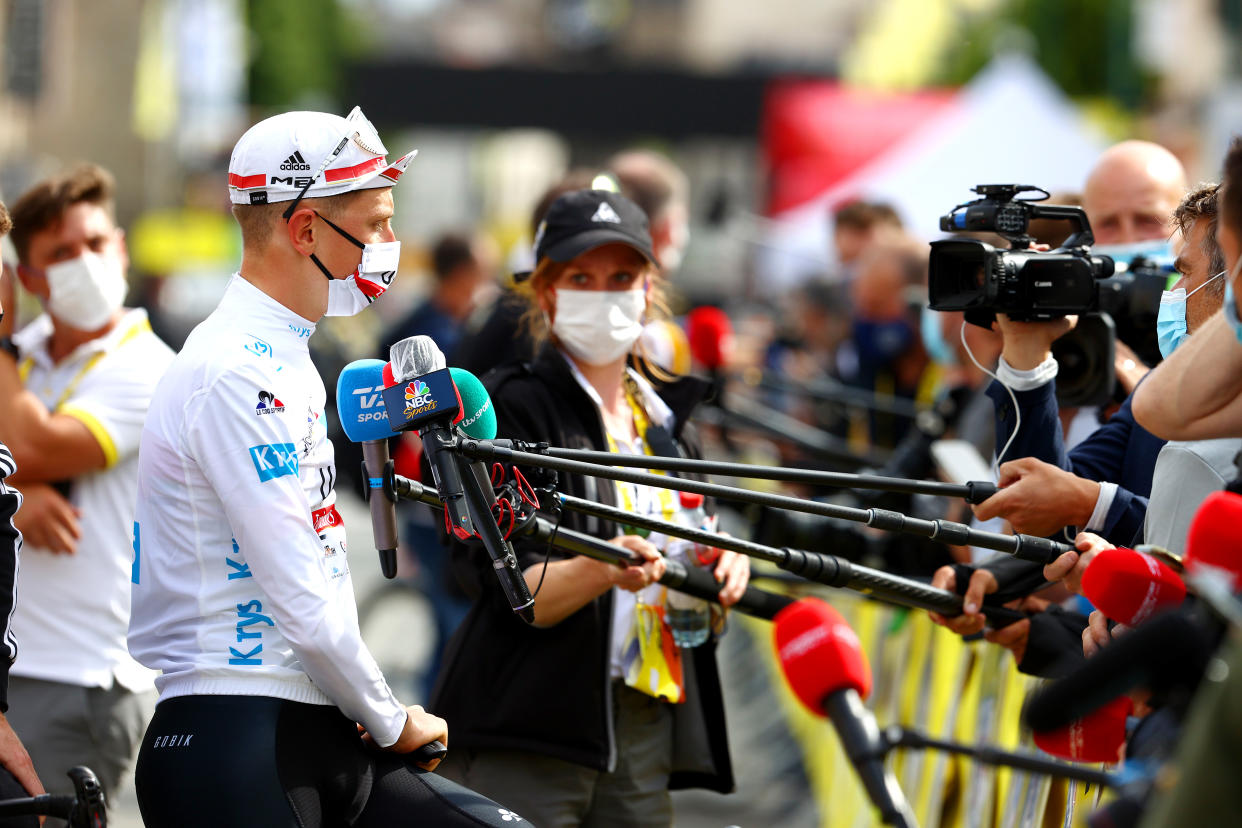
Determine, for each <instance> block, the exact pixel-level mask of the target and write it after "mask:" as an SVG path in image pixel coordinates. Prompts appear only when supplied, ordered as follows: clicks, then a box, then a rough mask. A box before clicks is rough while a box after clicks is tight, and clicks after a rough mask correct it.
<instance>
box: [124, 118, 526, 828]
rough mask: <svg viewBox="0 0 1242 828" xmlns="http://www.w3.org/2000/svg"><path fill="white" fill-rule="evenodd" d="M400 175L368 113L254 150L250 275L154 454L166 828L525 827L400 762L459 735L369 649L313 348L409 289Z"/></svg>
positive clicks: (189, 348)
mask: <svg viewBox="0 0 1242 828" xmlns="http://www.w3.org/2000/svg"><path fill="white" fill-rule="evenodd" d="M385 156H386V151H385V149H384V147H383V145H382V143H381V142H380V140H379V137H378V136H377V135H376V133H375V130H374V128H373V127H372V126H371V125H370V123H369V122H368V121H367V120H366V118H365V117H363V116H362V114H361V112H360V111H359V110H357V109H355V110H354V112H353V113H351V115H350V116H349V118H340V117H337V116H334V115H328V114H324V113H313V112H293V113H286V114H284V115H278V116H275V117H273V118H269V119H267V120H266V121H263V122H260V123H259V124H257V125H256V126H254V127H252V128H251V129H250V130H249V131H248V132H247V133H246V134H245V135H243V136H242V138H241V140H240V141H239V142H238V144H237V146H236V148H235V149H234V151H233V156H232V160H231V162H230V165H229V186H230V193H231V198H232V201H233V203H234V205H236V206H235V207H234V215H235V216H236V217H237V219H238V222H239V223H240V224H241V227H242V235H243V242H244V250H243V258H242V266H241V270H240V272H239V273H238V274H237V275H236V276H234V278H233V279H232V281H231V282H230V283H229V285H228V287H227V289H226V291H225V294H224V297H223V299H222V300H221V302H220V305H219V306H218V307H217V309H216V310H215V311H214V312H213V313H212V314H211V316H209V317H208V318H207V319H206V320H205V321H204V322H203V323H202V324H201V325H199V326H198V327H197V328H196V329H195V330H194V332H193V333H192V334H191V335H190V337H189V339H188V340H187V341H186V344H185V347H184V348H183V350H182V351H181V353H180V354H179V355H178V356H177V358H176V359H175V360H174V362H173V364H172V366H171V367H170V368H169V369H168V371H167V373H166V374H165V376H164V378H163V380H162V381H161V382H160V384H159V387H158V388H157V390H156V393H155V397H154V399H153V401H152V404H151V410H150V413H149V414H148V417H147V421H146V425H145V428H144V431H143V438H142V446H141V450H140V472H139V479H140V483H139V491H138V503H137V510H136V516H135V517H136V520H135V524H134V567H133V611H132V616H131V622H130V636H129V645H130V650H131V652H132V653H133V654H134V656H135V657H136V658H138V660H139V661H141V662H142V663H144V664H146V665H147V666H149V667H152V668H155V669H158V670H160V671H161V673H162V674H161V676H160V677H159V678H158V679H157V681H156V684H157V687H158V689H159V693H160V701H159V704H158V705H157V707H156V712H155V716H154V718H153V719H152V722H151V725H150V726H149V728H148V730H147V733H146V736H145V737H144V739H143V743H142V747H141V750H140V753H139V760H138V768H137V773H136V778H135V781H136V787H137V792H138V799H139V805H140V807H141V809H142V814H143V819H144V821H145V822H146V824H147V825H148V826H165V825H178V826H186V825H233V824H242V823H243V822H245V823H247V824H253V825H265V826H269V825H270V826H284V825H289V826H294V825H296V826H303V828H305V827H306V826H317V825H360V826H366V825H392V824H398V823H396V822H394V821H393V820H394V819H397V820H399V821H400V822H405V821H408V820H412V821H415V822H424V821H425V822H426V823H427V824H432V823H434V824H444V825H479V824H501V823H500V822H499V820H501V819H502V818H503V817H505V816H509V817H510V819H511V818H512V817H513V816H515V815H512V814H509V813H508V812H506V811H504V809H501V808H499V806H497V805H495V803H492V802H490V801H489V800H486V799H484V798H482V797H479V796H477V795H475V794H473V793H472V792H471V791H469V790H467V789H465V788H461V787H459V786H454V785H452V783H448V782H445V781H443V780H440V779H439V778H438V777H437V776H435V775H434V774H431V773H428V772H427V771H430V770H431V769H433V768H434V765H435V764H436V762H437V761H438V760H433V761H430V762H426V763H422V764H420V765H419V768H421V770H420V769H419V768H416V767H415V766H414V765H415V763H414V761H413V760H409V761H405V760H403V759H402V758H401V756H402V755H403V754H409V753H411V752H412V751H414V750H416V749H417V748H419V747H421V746H423V745H425V744H427V743H428V742H431V741H433V740H440V741H441V742H445V743H447V726H446V724H445V722H444V721H443V720H442V719H439V718H438V717H436V716H433V715H431V714H429V713H427V712H426V711H424V710H423V709H422V708H421V707H418V706H417V705H415V706H412V707H405V706H403V705H402V704H401V703H400V702H399V701H398V700H397V699H396V698H395V697H394V695H393V693H392V691H391V690H390V689H389V687H388V684H387V683H386V682H385V680H384V677H383V675H382V674H381V673H380V670H379V668H378V667H377V666H376V663H375V660H374V659H373V658H372V657H371V654H370V653H369V652H368V650H367V648H366V646H365V645H364V644H363V642H362V639H361V636H360V634H359V630H358V619H357V609H356V606H355V604H354V598H353V588H352V583H351V580H350V574H349V562H348V554H347V550H346V548H345V533H344V527H343V526H342V522H341V517H340V515H339V514H338V512H337V510H336V507H335V502H336V495H335V492H334V490H333V487H334V484H335V481H336V473H335V467H334V464H333V448H332V444H331V442H329V440H328V438H327V430H326V423H325V422H324V404H325V398H326V395H325V391H324V384H323V381H322V379H321V378H320V377H319V375H318V373H317V372H316V370H315V367H314V365H313V364H312V363H311V359H310V353H309V349H308V344H307V343H308V339H309V337H310V336H311V334H313V333H314V330H315V326H316V323H317V322H318V320H319V319H320V318H321V317H322V316H324V315H325V313H326V314H327V315H349V314H352V313H356V312H358V311H360V310H361V309H363V308H365V307H366V306H367V305H368V304H369V303H370V302H371V301H373V300H374V299H375V298H376V297H378V296H379V295H380V294H382V293H383V291H384V290H385V288H386V287H387V286H388V284H389V283H390V282H391V280H392V278H393V276H394V275H395V273H396V267H397V253H398V250H399V242H396V241H395V239H394V235H393V232H392V229H391V227H390V224H389V219H390V218H391V216H392V212H393V206H392V205H393V202H392V194H391V187H392V185H393V184H394V183H395V181H396V180H397V179H398V178H399V177H400V175H401V174H402V172H404V170H405V168H406V165H407V164H408V163H409V161H410V159H411V158H412V156H413V153H409V154H407V155H405V156H402V157H401V158H400V159H398V160H397V161H396V162H393V163H389V162H388V161H387V159H386V157H385ZM325 276H326V277H327V279H325V278H324V277H325ZM360 730H361V732H362V735H360V733H359V731H360Z"/></svg>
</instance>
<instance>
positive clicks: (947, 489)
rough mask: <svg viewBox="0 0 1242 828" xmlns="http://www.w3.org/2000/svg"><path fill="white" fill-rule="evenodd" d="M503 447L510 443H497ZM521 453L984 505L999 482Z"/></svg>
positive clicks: (585, 453) (574, 452)
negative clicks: (921, 496)
mask: <svg viewBox="0 0 1242 828" xmlns="http://www.w3.org/2000/svg"><path fill="white" fill-rule="evenodd" d="M494 442H496V444H497V445H503V444H504V443H505V442H508V441H499V440H497V441H494ZM512 442H513V446H514V448H515V449H517V448H518V447H519V446H520V447H521V448H520V449H519V450H523V451H531V452H534V453H538V454H542V455H544V456H547V457H556V458H560V459H562V460H577V461H579V462H583V463H596V464H599V465H602V466H621V467H625V468H635V469H655V470H660V471H674V472H691V473H697V474H712V475H722V476H727V477H740V478H747V479H754V480H779V481H783V482H787V483H806V484H808V485H812V486H832V487H836V488H842V489H878V490H879V491H883V492H898V493H902V494H928V495H939V496H941V497H960V498H962V499H963V500H965V501H966V502H967V503H976V504H978V503H982V502H983V501H985V500H987V499H988V498H989V497H991V496H992V495H994V494H996V492H997V487H996V484H995V483H991V482H988V481H981V480H972V481H970V482H968V483H965V484H963V485H957V484H954V483H939V482H936V481H933V480H906V479H904V478H900V477H881V476H879V475H874V474H847V473H844V472H826V471H816V470H814V469H791V468H785V467H783V466H757V465H751V464H749V463H726V462H719V461H715V460H694V459H691V458H686V457H660V456H657V455H645V454H644V455H638V454H613V453H611V452H607V451H591V450H588V449H568V448H556V447H555V446H548V445H546V444H544V443H538V444H534V445H531V444H525V443H521V441H512Z"/></svg>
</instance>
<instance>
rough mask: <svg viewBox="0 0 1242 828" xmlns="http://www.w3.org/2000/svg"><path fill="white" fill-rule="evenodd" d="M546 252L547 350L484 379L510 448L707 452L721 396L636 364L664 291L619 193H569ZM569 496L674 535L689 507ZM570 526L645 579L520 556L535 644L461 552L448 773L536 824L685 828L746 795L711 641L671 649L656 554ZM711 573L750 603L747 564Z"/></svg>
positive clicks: (582, 522) (540, 322) (539, 324)
mask: <svg viewBox="0 0 1242 828" xmlns="http://www.w3.org/2000/svg"><path fill="white" fill-rule="evenodd" d="M535 253H536V260H537V262H536V267H535V270H534V272H533V273H532V274H531V275H530V277H529V278H528V279H527V280H525V281H524V282H523V283H522V284H521V285H520V286H519V290H520V291H521V292H522V293H523V294H524V295H525V297H526V298H527V300H528V302H529V304H530V311H529V313H528V314H527V322H528V323H530V324H531V326H532V329H533V331H534V333H535V335H536V338H537V339H539V340H541V341H542V344H541V346H540V347H539V350H538V352H537V354H536V355H535V358H534V359H533V360H532V361H530V362H520V363H519V362H512V363H509V364H508V365H506V366H502V367H501V368H498V369H497V370H495V371H493V372H492V373H491V374H489V375H488V376H487V377H486V378H485V379H484V384H485V385H486V386H487V389H488V391H489V393H490V394H491V396H492V399H493V401H494V402H495V405H496V413H497V421H498V432H499V436H501V437H510V438H518V439H522V440H530V441H545V442H547V443H548V444H550V445H553V446H563V447H567V448H584V449H595V450H601V451H602V450H607V451H613V452H620V453H631V454H644V453H646V454H662V455H670V454H681V453H686V452H687V451H688V450H689V451H693V449H692V447H691V446H690V445H689V444H688V443H689V442H690V441H688V439H687V438H688V436H689V435H688V434H687V429H686V428H685V426H686V421H687V418H688V417H689V414H690V412H691V410H692V409H693V408H694V406H695V405H696V404H697V403H698V402H699V401H700V400H701V399H702V397H703V395H704V393H705V392H706V390H707V384H706V383H705V382H703V381H701V380H697V379H694V378H690V377H683V378H673V377H670V376H668V375H667V374H664V373H663V372H660V371H658V370H651V369H650V368H648V367H647V366H646V363H645V360H644V359H643V357H642V354H641V353H639V351H641V346H640V345H639V344H638V343H639V336H640V334H641V333H642V329H643V324H644V322H645V321H646V319H647V317H648V315H649V314H651V313H653V312H654V311H655V310H656V308H657V307H658V305H659V293H660V277H659V273H658V271H657V269H656V266H655V264H654V255H653V253H652V250H651V237H650V235H649V232H648V229H647V218H646V216H645V215H644V214H643V212H642V210H640V209H639V208H638V207H637V206H636V205H635V204H633V203H632V202H630V201H629V200H627V199H625V198H624V197H622V196H620V195H618V194H616V193H613V192H608V191H603V190H577V191H573V192H570V193H567V194H565V195H563V196H561V197H560V198H559V199H557V200H556V201H555V202H554V203H553V204H552V206H551V207H550V208H549V210H548V213H547V216H546V219H545V221H544V222H543V223H542V225H541V226H540V229H539V233H538V234H537V236H536V239H535ZM558 489H559V490H560V491H561V492H563V493H566V494H571V495H575V496H579V497H584V498H588V499H592V500H598V501H601V502H604V503H608V504H611V505H619V506H621V507H622V508H625V509H626V510H629V511H634V512H637V513H642V514H650V515H654V516H657V517H661V518H664V519H670V518H676V517H677V513H678V512H679V510H680V509H681V506H680V505H679V501H678V498H677V495H676V493H673V492H669V491H668V490H665V489H657V488H653V487H646V486H634V485H631V484H626V483H616V484H615V485H613V484H610V483H608V482H606V481H603V482H601V481H598V480H597V479H596V478H591V477H583V476H579V475H564V474H562V475H560V478H559V481H558ZM559 520H560V525H561V526H564V527H567V528H572V529H578V530H582V531H586V532H590V533H591V534H594V535H596V536H598V537H601V538H604V539H607V540H610V541H611V542H613V543H616V544H617V545H618V546H622V547H624V548H626V549H629V550H631V551H633V552H635V553H637V554H638V555H640V556H641V557H642V559H643V564H642V565H641V566H630V567H627V568H624V569H622V568H619V567H616V566H610V565H607V564H604V563H601V562H599V561H595V560H592V559H589V558H584V557H576V556H573V555H570V554H568V553H562V552H560V551H559V550H557V549H554V548H549V547H548V546H547V545H545V544H539V543H529V544H526V545H523V544H522V543H521V542H519V543H517V544H516V551H517V554H518V558H519V562H520V565H521V566H522V569H523V571H524V573H525V576H526V580H527V583H528V584H529V586H530V590H531V592H532V593H535V592H536V590H538V592H537V594H536V599H535V623H534V625H533V626H527V625H526V624H524V623H523V622H522V621H521V620H520V619H519V618H517V617H516V616H515V615H514V614H513V612H512V611H511V610H510V609H509V605H508V602H507V601H506V599H505V598H504V596H503V594H502V593H501V591H500V589H499V586H498V584H497V581H496V577H495V575H494V574H493V572H492V565H491V561H490V559H488V558H487V556H486V554H485V553H484V552H483V551H482V550H480V549H475V548H470V549H468V550H465V551H463V550H459V552H460V554H458V555H456V556H455V566H456V567H457V569H458V574H459V577H461V578H462V579H463V580H465V581H466V582H467V583H468V584H469V585H470V587H471V591H472V592H473V593H474V595H475V601H474V605H473V607H472V609H471V611H470V614H469V615H468V616H467V619H466V621H465V622H464V623H463V624H462V626H461V628H460V629H459V630H458V632H457V634H456V636H455V637H454V639H453V641H452V642H451V643H450V645H449V654H448V658H447V665H446V667H445V669H444V671H443V673H442V674H441V677H440V681H439V683H438V685H437V687H436V691H435V694H434V698H433V700H432V704H431V708H432V709H434V710H435V711H436V712H437V714H438V715H441V716H447V717H449V718H450V719H451V720H452V721H453V746H452V750H451V751H450V752H449V757H448V759H447V760H446V761H445V763H444V765H442V766H441V769H440V771H441V773H443V774H445V775H447V776H449V777H450V778H453V779H457V780H459V781H463V782H464V783H465V784H467V785H468V786H469V787H471V788H473V789H474V790H477V791H479V792H480V793H483V794H484V795H486V796H490V797H492V798H494V799H497V800H498V801H501V802H505V803H506V804H507V805H511V806H512V807H513V808H514V809H515V810H516V811H517V812H518V813H519V814H521V815H522V816H523V817H524V818H525V819H527V820H529V821H530V822H531V823H533V824H535V825H539V826H579V825H584V826H586V825H589V826H600V825H643V826H650V825H670V824H671V823H672V803H671V798H670V796H669V790H670V789H675V788H687V787H704V788H709V789H712V790H717V791H720V792H724V793H727V792H729V791H731V790H732V789H733V777H732V769H731V767H730V763H729V755H728V746H727V742H726V737H725V726H724V708H723V701H722V698H721V694H720V685H719V680H718V676H717V672H716V664H715V644H714V641H713V640H710V639H709V640H708V641H707V642H706V643H703V644H701V645H699V646H697V647H693V648H678V647H676V646H671V645H670V641H671V639H670V638H669V634H668V631H667V629H666V627H665V625H664V622H663V621H662V618H663V602H664V600H665V598H666V595H665V591H664V588H663V587H661V586H660V585H659V584H657V583H656V581H658V579H659V578H660V576H661V575H662V574H663V572H664V559H663V557H661V555H660V551H659V549H658V547H659V546H660V545H661V544H663V542H664V539H663V538H662V537H661V536H657V535H651V536H648V537H645V538H644V537H642V536H640V535H639V534H636V533H635V532H636V530H633V529H629V528H626V527H617V526H615V525H613V524H607V523H604V522H601V521H598V520H596V519H594V518H587V517H583V516H581V515H576V514H568V513H567V514H564V515H562V516H560V517H559ZM711 566H713V569H714V572H715V574H716V577H717V580H719V581H720V582H721V591H720V598H721V603H722V604H725V605H729V604H732V603H734V602H736V601H737V599H738V598H739V597H740V596H741V594H742V592H743V591H744V590H745V588H746V583H747V580H748V578H749V567H748V562H747V561H746V559H745V558H743V557H741V556H736V555H733V554H732V553H729V552H727V551H726V552H723V553H721V554H720V556H719V558H717V559H716V560H715V562H714V564H711ZM541 582H542V583H541ZM717 620H719V619H717ZM718 628H719V624H716V625H714V629H718ZM661 643H663V646H661Z"/></svg>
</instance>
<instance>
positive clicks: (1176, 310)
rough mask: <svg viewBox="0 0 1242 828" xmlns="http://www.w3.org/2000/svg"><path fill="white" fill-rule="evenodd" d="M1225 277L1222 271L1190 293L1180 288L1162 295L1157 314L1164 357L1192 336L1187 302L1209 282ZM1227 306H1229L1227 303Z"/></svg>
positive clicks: (1158, 331)
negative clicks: (1187, 321) (1188, 321)
mask: <svg viewBox="0 0 1242 828" xmlns="http://www.w3.org/2000/svg"><path fill="white" fill-rule="evenodd" d="M1224 275H1225V271H1223V270H1222V271H1221V272H1220V273H1217V274H1216V275H1215V276H1212V277H1211V278H1209V279H1206V280H1204V282H1203V284H1201V285H1199V286H1198V287H1197V288H1195V289H1194V290H1192V291H1191V292H1190V293H1187V292H1186V288H1178V289H1177V290H1166V291H1165V292H1164V293H1162V294H1160V310H1159V312H1158V313H1157V314H1156V339H1157V341H1158V343H1159V345H1160V355H1161V356H1162V357H1164V358H1165V359H1168V358H1169V354H1171V353H1173V352H1174V351H1175V350H1177V346H1178V345H1181V344H1182V342H1183V341H1185V339H1186V337H1188V336H1190V331H1189V330H1188V329H1187V327H1186V300H1187V299H1189V298H1190V297H1191V296H1194V295H1195V294H1196V293H1198V292H1199V291H1201V290H1203V289H1204V288H1205V287H1207V285H1208V282H1214V281H1216V280H1217V279H1219V278H1220V277H1221V276H1224ZM1226 291H1228V288H1226ZM1226 304H1228V302H1227V301H1226Z"/></svg>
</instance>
